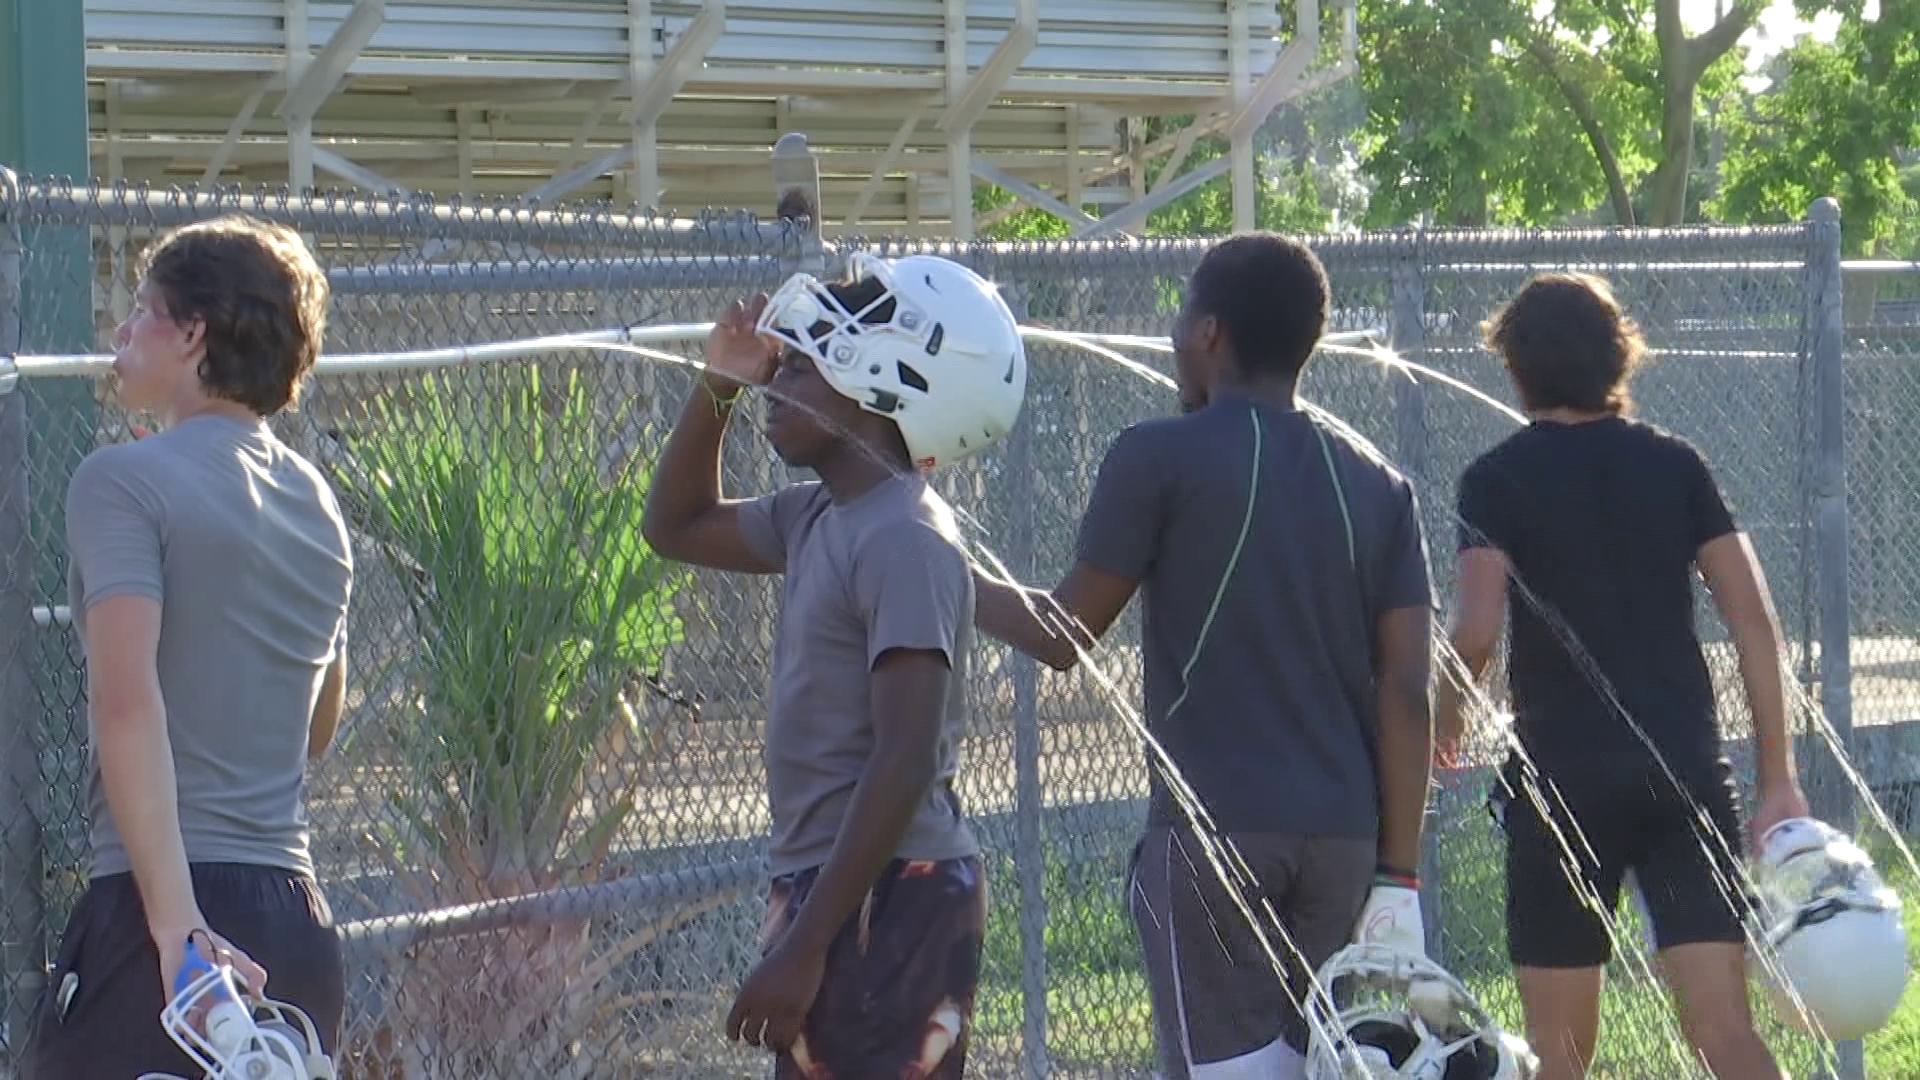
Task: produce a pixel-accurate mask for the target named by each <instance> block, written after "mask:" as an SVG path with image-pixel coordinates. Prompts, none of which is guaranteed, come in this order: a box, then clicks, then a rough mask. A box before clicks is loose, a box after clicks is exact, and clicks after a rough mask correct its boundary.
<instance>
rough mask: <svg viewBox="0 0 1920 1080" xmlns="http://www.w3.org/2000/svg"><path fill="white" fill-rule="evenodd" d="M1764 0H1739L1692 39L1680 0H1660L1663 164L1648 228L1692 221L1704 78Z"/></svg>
mask: <svg viewBox="0 0 1920 1080" xmlns="http://www.w3.org/2000/svg"><path fill="white" fill-rule="evenodd" d="M1762 6H1763V0H1736V2H1735V3H1734V5H1733V10H1731V11H1729V12H1727V13H1726V14H1725V15H1722V16H1721V17H1720V19H1719V21H1717V22H1715V23H1714V24H1713V28H1712V29H1711V30H1708V31H1707V32H1706V33H1703V34H1699V35H1696V36H1694V37H1688V36H1687V34H1686V28H1685V26H1683V25H1682V24H1681V22H1680V0H1657V2H1656V3H1655V4H1654V9H1653V32H1654V38H1655V40H1656V41H1657V42H1658V43H1659V47H1660V93H1661V100H1662V107H1661V111H1660V165H1659V167H1658V168H1656V169H1654V172H1653V182H1652V187H1651V190H1650V191H1649V193H1648V194H1649V195H1650V196H1651V199H1650V203H1651V210H1650V212H1649V214H1648V222H1647V223H1648V224H1649V225H1654V226H1659V227H1665V226H1672V225H1679V224H1681V223H1682V222H1684V221H1685V220H1686V217H1687V178H1688V174H1689V173H1691V172H1692V171H1693V106H1694V91H1695V89H1696V88H1698V87H1699V85H1700V76H1701V75H1703V74H1705V73H1706V70H1707V68H1709V67H1711V66H1712V65H1713V62H1714V61H1715V60H1718V59H1720V58H1721V57H1722V56H1725V55H1726V54H1727V53H1728V52H1730V51H1731V50H1732V49H1733V47H1734V46H1735V45H1737V44H1739V42H1740V36H1741V35H1742V34H1745V33H1746V32H1747V30H1748V28H1750V27H1751V26H1753V23H1754V20H1755V19H1757V18H1759V16H1760V9H1761V7H1762Z"/></svg>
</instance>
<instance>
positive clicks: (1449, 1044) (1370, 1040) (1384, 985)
mask: <svg viewBox="0 0 1920 1080" xmlns="http://www.w3.org/2000/svg"><path fill="white" fill-rule="evenodd" d="M1319 983H1320V986H1321V989H1322V991H1323V992H1320V993H1315V994H1313V995H1312V996H1311V997H1310V998H1309V999H1308V1001H1307V1019H1308V1038H1307V1077H1308V1080H1533V1077H1535V1076H1536V1075H1537V1074H1538V1072H1539V1068H1540V1066H1539V1059H1538V1058H1537V1057H1536V1056H1535V1055H1534V1053H1533V1051H1532V1049H1531V1048H1530V1047H1528V1046H1527V1044H1526V1041H1525V1040H1523V1039H1520V1038H1517V1037H1515V1036H1513V1035H1510V1034H1508V1033H1507V1032H1505V1031H1502V1030H1501V1029H1500V1027H1499V1025H1498V1024H1496V1023H1495V1022H1494V1021H1493V1018H1492V1017H1490V1016H1489V1015H1487V1013H1486V1011H1485V1010H1484V1009H1482V1008H1481V1007H1480V1005H1479V1003H1478V1002H1477V1001H1475V1000H1474V997H1473V995H1472V993H1471V992H1470V991H1468V990H1467V988H1466V986H1465V985H1463V984H1462V983H1461V982H1460V981H1459V980H1458V979H1455V978H1454V977H1453V976H1452V975H1450V974H1449V973H1447V971H1446V970H1445V969H1443V968H1441V967H1440V966H1439V965H1438V964H1435V963H1434V962H1433V961H1431V960H1429V959H1427V958H1426V957H1424V956H1419V955H1416V954H1412V953H1403V952H1398V951H1396V950H1393V949H1388V948H1384V947H1382V946H1378V945H1359V944H1356V945H1349V946H1347V947H1346V948H1344V949H1342V950H1340V951H1339V952H1337V953H1335V954H1334V955H1333V956H1332V957H1331V958H1329V959H1328V961H1327V962H1326V964H1325V965H1323V966H1322V967H1321V969H1320V972H1319ZM1439 999H1445V1000H1446V1001H1447V1002H1448V1003H1449V1005H1450V1008H1449V1009H1448V1010H1446V1014H1445V1015H1442V1014H1441V1012H1440V1011H1439V1010H1437V1009H1436V1006H1435V1002H1436V1001H1437V1000H1439Z"/></svg>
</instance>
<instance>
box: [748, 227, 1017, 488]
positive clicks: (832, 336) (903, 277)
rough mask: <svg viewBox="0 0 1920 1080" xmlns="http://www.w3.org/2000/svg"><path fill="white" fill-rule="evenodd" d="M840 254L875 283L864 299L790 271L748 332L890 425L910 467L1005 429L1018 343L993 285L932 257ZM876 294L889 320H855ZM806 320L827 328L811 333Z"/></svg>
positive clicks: (995, 437)
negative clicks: (796, 353) (805, 362)
mask: <svg viewBox="0 0 1920 1080" xmlns="http://www.w3.org/2000/svg"><path fill="white" fill-rule="evenodd" d="M851 263H852V271H853V275H854V277H855V278H856V279H861V278H867V277H872V278H876V279H878V280H879V282H880V283H881V285H882V286H884V287H885V290H886V291H885V293H884V294H883V295H882V297H881V299H880V300H877V301H875V302H874V303H873V304H872V305H871V306H870V307H869V308H868V309H865V310H862V311H848V310H846V309H845V308H843V307H841V306H840V304H839V302H838V301H836V300H835V299H834V298H833V295H832V294H831V293H829V292H827V288H826V286H825V285H824V284H823V283H822V282H820V281H819V280H817V279H815V278H813V277H811V276H809V275H807V274H795V275H793V276H792V277H790V278H788V279H787V281H786V283H785V284H783V285H781V286H780V289H779V291H778V292H776V293H775V294H774V295H773V297H772V298H771V299H770V300H769V301H768V303H767V307H766V311H765V312H764V313H763V314H762V315H761V317H760V325H759V331H760V332H761V333H763V334H768V335H771V336H773V337H776V338H778V339H780V340H781V341H782V342H783V343H785V344H786V345H788V346H790V347H792V348H795V349H798V350H800V351H801V352H803V353H805V354H807V355H808V356H809V357H811V358H812V360H813V362H814V365H815V367H816V368H817V369H818V370H819V372H820V374H821V376H822V377H824V378H825V379H826V380H827V382H828V384H829V385H831V386H832V387H833V388H834V389H835V390H837V391H839V392H840V393H841V394H844V395H845V396H847V397H849V398H851V399H853V400H854V401H856V402H859V403H860V406H861V407H862V408H864V409H866V410H868V411H869V412H875V413H879V414H880V415H882V416H885V417H888V418H889V419H891V420H892V421H893V422H894V423H895V424H896V425H898V426H899V428H900V434H901V436H902V438H903V439H904V440H905V442H906V444H907V453H908V454H909V455H910V456H911V457H912V458H913V462H914V465H915V466H916V467H917V468H920V469H923V470H931V469H936V468H940V467H943V466H946V465H952V464H954V463H955V462H958V461H964V460H965V459H967V458H969V457H972V456H973V455H975V454H977V453H979V452H981V451H982V450H985V449H987V448H988V447H990V446H992V445H994V444H995V443H997V442H999V441H1000V440H1001V439H1002V438H1004V437H1006V434H1007V433H1008V432H1009V431H1011V430H1013V425H1014V423H1015V421H1017V420H1018V419H1019V417H1020V409H1021V406H1022V405H1023V403H1024V402H1025V400H1026V393H1027V353H1026V346H1025V344H1024V343H1023V342H1022V341H1021V339H1020V325H1019V321H1018V320H1016V319H1015V318H1014V316H1013V311H1012V310H1011V309H1010V308H1008V307H1007V304H1006V301H1005V300H1002V299H1001V298H1000V294H999V292H998V291H997V290H996V289H995V288H994V287H993V285H992V284H991V283H990V282H988V281H987V280H986V279H985V278H982V277H981V276H980V275H978V274H976V273H974V272H973V271H972V270H970V269H968V268H967V267H965V266H962V265H960V264H959V263H957V262H954V261H953V260H951V259H944V258H941V257H939V256H937V255H909V256H907V257H905V258H900V259H884V258H880V257H878V256H874V255H869V254H866V253H859V254H856V255H854V256H853V257H852V260H851ZM888 299H891V300H892V301H893V302H894V310H893V312H892V315H891V317H890V318H889V319H887V320H886V321H885V322H865V321H863V320H862V316H864V315H866V314H867V313H868V311H871V310H874V309H877V308H878V307H879V306H880V304H881V303H883V302H884V301H885V300H888ZM818 323H826V324H827V326H828V330H827V332H826V333H825V334H824V335H823V336H821V337H818V338H816V337H814V336H813V333H812V327H814V326H815V325H816V324H818Z"/></svg>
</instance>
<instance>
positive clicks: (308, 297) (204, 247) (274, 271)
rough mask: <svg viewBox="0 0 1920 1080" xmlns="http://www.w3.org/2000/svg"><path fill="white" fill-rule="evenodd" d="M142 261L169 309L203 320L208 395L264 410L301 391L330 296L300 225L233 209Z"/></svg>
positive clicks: (174, 237) (164, 241)
mask: <svg viewBox="0 0 1920 1080" xmlns="http://www.w3.org/2000/svg"><path fill="white" fill-rule="evenodd" d="M144 264H145V265H144V268H143V269H142V272H141V273H142V276H143V277H144V278H145V279H146V281H147V283H148V284H149V285H150V286H152V288H153V289H154V290H155V291H156V292H158V294H159V297H160V300H161V302H162V303H163V304H164V305H165V306H166V312H167V316H168V317H169V318H171V319H173V320H174V321H175V322H178V323H188V322H193V321H196V320H197V321H199V322H200V323H201V324H202V325H203V326H204V328H205V329H204V333H203V339H204V341H205V342H206V350H207V354H206V357H205V359H203V360H201V361H200V381H201V383H202V385H204V386H205V387H206V390H207V393H208V394H210V395H212V396H214V397H218V398H223V399H226V400H228V401H236V402H239V403H240V404H242V405H245V406H247V407H248V408H249V409H252V410H253V411H254V412H255V413H257V414H258V415H260V416H263V417H266V416H272V415H274V414H275V413H277V412H279V411H280V410H282V409H285V408H287V407H289V406H291V405H293V404H294V403H295V402H296V401H297V400H298V398H299V395H300V384H301V381H302V380H303V379H304V378H305V377H306V374H307V372H308V371H309V370H311V369H312V367H313V364H314V361H316V360H317V359H319V356H320V343H321V339H322V337H323V336H324V335H325V333H326V323H327V302H328V298H329V295H330V290H329V288H328V285H327V276H326V274H325V273H324V272H322V271H321V269H320V265H319V263H318V262H316V261H315V260H314V257H313V253H312V252H311V251H309V250H308V249H307V245H306V241H304V240H302V239H301V238H300V234H299V233H297V232H294V231H293V230H292V229H289V228H287V227H285V226H283V225H275V224H271V223H269V222H265V221H261V220H259V219H257V218H253V217H248V216H246V215H243V214H233V215H228V216H226V217H220V218H215V219H212V220H209V221H200V222H195V223H193V224H191V225H184V226H181V227H180V228H178V229H174V230H173V231H171V232H169V233H167V234H166V235H164V236H163V237H161V238H160V241H159V242H158V243H156V244H155V245H154V246H153V247H152V248H151V249H149V250H148V251H147V253H146V256H145V259H144Z"/></svg>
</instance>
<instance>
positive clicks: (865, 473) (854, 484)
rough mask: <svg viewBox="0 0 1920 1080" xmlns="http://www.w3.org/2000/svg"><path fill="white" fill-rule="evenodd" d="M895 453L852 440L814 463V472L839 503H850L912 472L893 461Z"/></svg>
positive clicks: (903, 465) (828, 492) (904, 465)
mask: <svg viewBox="0 0 1920 1080" xmlns="http://www.w3.org/2000/svg"><path fill="white" fill-rule="evenodd" d="M891 457H892V456H891V455H889V454H887V453H886V452H885V451H881V450H876V449H874V448H872V447H870V446H866V445H864V444H861V443H859V442H858V441H857V440H855V439H848V440H846V441H845V442H843V443H841V444H840V446H839V447H837V448H836V449H835V450H834V452H833V453H831V454H829V455H828V456H827V458H826V459H825V460H823V461H821V462H820V464H818V465H816V466H814V469H813V471H814V472H815V473H817V474H818V475H819V477H820V482H821V483H822V484H824V485H826V488H827V494H829V495H831V496H833V501H834V502H836V503H849V502H852V501H853V500H855V499H857V498H859V497H860V496H862V495H865V494H866V493H867V492H869V491H872V490H873V489H874V488H877V487H879V486H880V485H881V484H884V483H886V482H887V481H888V480H891V479H892V478H894V477H895V476H899V475H902V474H904V473H908V472H911V471H912V470H910V469H909V468H908V467H907V466H906V464H905V463H897V464H895V463H892V461H891Z"/></svg>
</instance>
